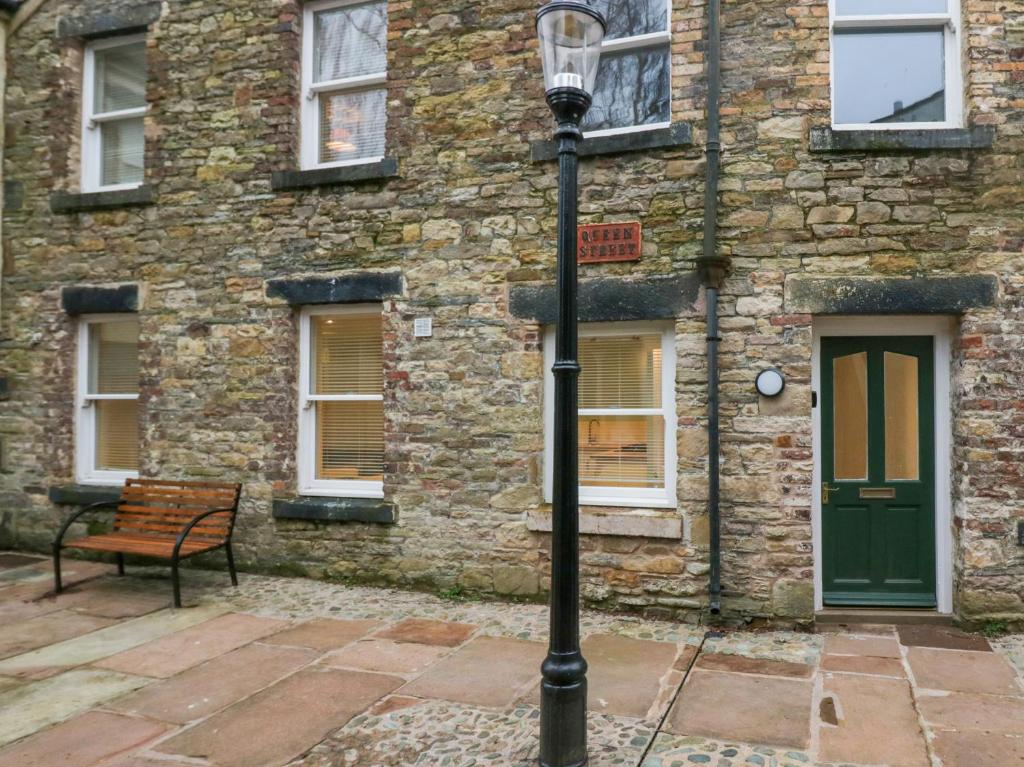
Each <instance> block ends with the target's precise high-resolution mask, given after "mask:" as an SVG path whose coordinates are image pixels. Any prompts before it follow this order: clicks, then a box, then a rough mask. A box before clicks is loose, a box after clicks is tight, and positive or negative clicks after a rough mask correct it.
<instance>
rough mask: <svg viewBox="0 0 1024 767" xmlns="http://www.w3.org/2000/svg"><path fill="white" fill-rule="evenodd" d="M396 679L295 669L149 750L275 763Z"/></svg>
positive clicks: (240, 766) (226, 766)
mask: <svg viewBox="0 0 1024 767" xmlns="http://www.w3.org/2000/svg"><path fill="white" fill-rule="evenodd" d="M400 684H402V680H401V679H399V678H398V677H393V676H387V675H384V674H368V673H364V672H360V671H341V670H339V669H331V668H319V669H309V670H305V671H300V672H298V673H297V674H293V675H292V676H290V677H288V678H287V679H285V680H283V681H281V682H278V683H277V684H275V685H272V686H271V687H268V688H267V689H265V690H263V691H262V692H260V693H257V694H256V695H254V696H252V697H251V698H249V699H247V700H244V701H242V702H241V703H236V704H235V705H234V706H231V707H230V708H227V709H225V710H224V711H221V712H220V713H218V714H214V715H213V716H212V717H210V718H209V719H206V720H205V721H203V722H201V723H200V724H198V725H196V726H195V727H192V728H190V729H188V730H185V731H184V732H182V733H180V734H178V735H175V736H173V737H172V738H170V739H169V740H165V741H163V742H162V743H160V744H158V745H157V746H156V747H155V749H154V750H155V751H159V752H160V753H167V754H178V755H181V756H188V757H194V758H204V759H208V760H209V761H211V762H213V763H214V764H217V765H219V767H277V766H278V765H281V764H284V763H286V762H287V761H288V760H289V759H293V758H295V757H296V756H298V755H299V754H301V753H303V752H304V751H306V750H307V749H309V748H312V747H313V746H314V745H316V744H317V743H319V742H320V741H321V740H323V739H324V737H326V736H327V734H328V733H329V732H331V731H332V730H334V729H335V728H337V727H340V726H341V725H343V724H345V722H347V721H348V720H349V719H351V718H352V717H353V716H354V715H355V714H357V713H359V712H360V711H363V710H364V709H366V708H367V707H368V706H370V705H371V704H372V703H373V702H374V701H376V700H377V699H378V698H380V697H382V696H384V695H386V694H387V693H389V692H390V691H391V690H393V689H395V688H396V687H398V686H399V685H400Z"/></svg>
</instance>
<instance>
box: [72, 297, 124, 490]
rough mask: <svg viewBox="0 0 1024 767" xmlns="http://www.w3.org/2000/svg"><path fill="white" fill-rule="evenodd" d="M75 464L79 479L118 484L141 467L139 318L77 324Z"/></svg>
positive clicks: (88, 320) (119, 317)
mask: <svg viewBox="0 0 1024 767" xmlns="http://www.w3.org/2000/svg"><path fill="white" fill-rule="evenodd" d="M77 378H78V386H77V389H78V396H77V398H76V399H77V404H78V407H77V411H78V417H77V419H76V426H77V431H76V462H77V472H76V473H77V478H78V481H79V482H85V483H90V484H119V483H121V482H123V481H124V480H125V479H127V478H129V477H137V476H138V471H139V321H138V318H137V317H135V316H134V315H113V316H94V317H85V318H83V319H82V320H81V322H80V324H79V336H78V366H77Z"/></svg>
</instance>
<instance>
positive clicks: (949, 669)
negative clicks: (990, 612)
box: [907, 647, 1024, 695]
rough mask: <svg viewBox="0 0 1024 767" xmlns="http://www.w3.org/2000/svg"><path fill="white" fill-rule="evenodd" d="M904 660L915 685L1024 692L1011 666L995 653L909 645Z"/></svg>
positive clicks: (982, 690) (984, 691) (1012, 693)
mask: <svg viewBox="0 0 1024 767" xmlns="http://www.w3.org/2000/svg"><path fill="white" fill-rule="evenodd" d="M907 660H908V662H909V663H910V669H911V671H913V672H914V681H915V682H916V683H917V686H918V687H924V688H927V689H932V690H956V691H959V692H981V693H990V694H993V695H1024V690H1022V689H1021V687H1020V686H1019V685H1018V684H1017V675H1016V673H1015V672H1014V670H1013V667H1012V666H1010V664H1009V663H1008V662H1007V661H1006V659H1005V658H1003V657H1002V656H1001V655H999V654H998V653H994V652H976V651H973V650H935V649H932V648H928V647H911V648H910V649H909V650H908V651H907Z"/></svg>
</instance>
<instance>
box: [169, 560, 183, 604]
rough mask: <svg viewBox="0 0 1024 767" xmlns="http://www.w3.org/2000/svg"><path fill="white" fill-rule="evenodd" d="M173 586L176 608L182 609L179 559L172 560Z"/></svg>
mask: <svg viewBox="0 0 1024 767" xmlns="http://www.w3.org/2000/svg"><path fill="white" fill-rule="evenodd" d="M171 585H172V586H173V587H174V606H175V607H181V583H180V582H179V581H178V558H177V557H175V558H174V559H172V560H171Z"/></svg>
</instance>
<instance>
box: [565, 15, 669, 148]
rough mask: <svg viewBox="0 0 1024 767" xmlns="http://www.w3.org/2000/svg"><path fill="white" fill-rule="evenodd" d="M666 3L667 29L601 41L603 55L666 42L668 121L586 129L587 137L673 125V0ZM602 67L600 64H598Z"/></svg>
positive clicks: (635, 131) (636, 131) (620, 133)
mask: <svg viewBox="0 0 1024 767" xmlns="http://www.w3.org/2000/svg"><path fill="white" fill-rule="evenodd" d="M664 3H665V6H666V7H665V29H663V30H661V31H658V32H649V33H647V34H644V35H633V36H632V37H617V38H615V39H614V40H603V41H602V42H601V55H602V56H603V55H604V54H606V53H619V52H621V51H635V50H640V49H642V48H651V47H653V46H655V45H660V44H665V45H667V46H668V111H669V119H668V121H667V122H659V123H648V124H647V125H627V126H625V127H623V128H602V129H601V130H593V131H584V133H583V135H584V137H585V138H600V137H601V136H619V135H622V134H624V133H643V132H645V131H651V130H660V129H662V128H669V127H671V125H672V0H664ZM598 66H599V67H600V64H598Z"/></svg>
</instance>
